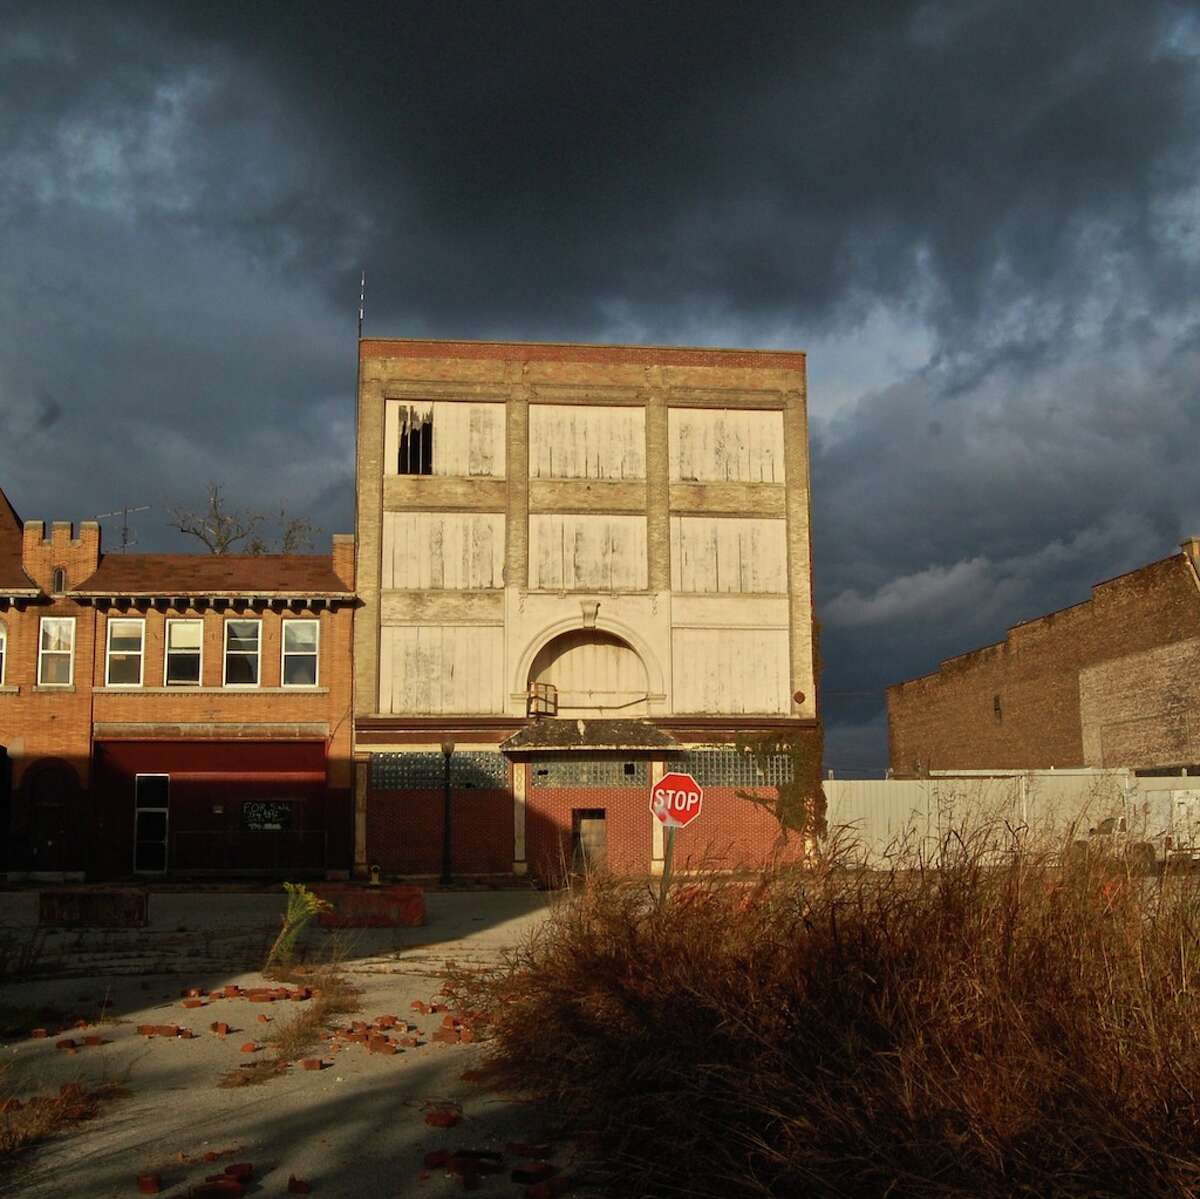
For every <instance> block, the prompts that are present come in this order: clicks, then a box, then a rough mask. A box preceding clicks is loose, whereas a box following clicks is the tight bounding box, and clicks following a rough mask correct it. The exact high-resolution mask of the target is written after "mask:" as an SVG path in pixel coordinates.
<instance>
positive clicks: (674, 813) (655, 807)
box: [650, 773, 704, 828]
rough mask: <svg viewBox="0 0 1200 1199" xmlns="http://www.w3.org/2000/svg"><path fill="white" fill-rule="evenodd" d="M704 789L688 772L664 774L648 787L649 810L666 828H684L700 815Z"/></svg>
mask: <svg viewBox="0 0 1200 1199" xmlns="http://www.w3.org/2000/svg"><path fill="white" fill-rule="evenodd" d="M703 802H704V791H703V790H702V789H701V787H700V784H699V783H698V782H696V780H695V779H694V778H692V776H691V775H690V774H680V773H672V774H664V775H663V777H662V778H660V779H659V780H658V782H657V783H655V784H654V786H653V787H651V788H650V811H652V812H653V813H654V815H655V816H657V817H658V819H659V820H661V821H662V823H663V824H664V825H666V827H667V828H686V827H687V826H688V825H689V824H691V823H692V821H693V820H695V819H696V817H697V816H699V815H700V806H701V804H703Z"/></svg>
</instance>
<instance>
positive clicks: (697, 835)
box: [674, 786, 802, 870]
mask: <svg viewBox="0 0 1200 1199" xmlns="http://www.w3.org/2000/svg"><path fill="white" fill-rule="evenodd" d="M747 793H753V794H754V795H755V796H760V797H762V798H763V799H765V800H767V801H772V800H774V799H775V797H776V792H775V789H774V788H773V787H761V788H753V789H751V788H746V787H712V786H709V787H705V788H704V806H703V808H702V809H701V812H700V815H699V816H698V817H697V818H696V819H695V820H693V821H692V823H691V824H690V825H689V826H688V827H687V828H683V829H679V830H678V831H677V832H676V834H675V856H674V869H676V870H737V869H739V868H746V869H755V868H759V867H762V866H763V865H765V864H767V863H769V862H771V861H772V860H773V859H775V858H776V855H778V860H780V861H783V862H788V861H795V860H796V859H797V858H799V857H800V856H801V850H802V844H801V841H800V838H799V837H797V836H795V835H794V834H792V835H785V834H783V832H782V830H781V829H780V826H779V821H778V820H776V819H775V816H774V814H773V813H772V811H771V809H770V808H769V807H764V806H762V805H760V804H757V803H755V802H753V800H750V799H746V798H743V796H744V795H746V794H747Z"/></svg>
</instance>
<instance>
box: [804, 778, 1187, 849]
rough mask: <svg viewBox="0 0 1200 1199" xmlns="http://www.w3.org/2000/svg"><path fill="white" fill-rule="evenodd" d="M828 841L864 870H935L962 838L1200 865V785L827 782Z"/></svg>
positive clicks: (1171, 781) (1150, 781) (1155, 781)
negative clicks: (1077, 847)
mask: <svg viewBox="0 0 1200 1199" xmlns="http://www.w3.org/2000/svg"><path fill="white" fill-rule="evenodd" d="M823 786H824V788H825V798H826V802H827V806H826V823H827V826H828V829H829V836H830V838H831V839H837V840H839V841H842V842H846V843H848V844H849V846H850V853H851V855H852V856H854V857H856V858H857V859H858V860H859V861H860V862H861V863H862V864H863V865H867V866H873V867H880V866H885V865H888V864H889V863H891V862H896V861H897V860H899V859H904V860H906V861H913V860H917V859H919V860H921V861H924V862H926V863H928V864H936V863H937V861H938V860H939V854H940V852H941V847H942V846H943V845H944V844H945V841H946V838H947V837H948V836H950V835H951V834H952V833H954V832H957V833H959V834H963V835H967V834H969V835H973V836H983V837H986V839H987V843H988V846H989V848H990V849H992V850H995V851H997V852H999V853H1006V852H1007V851H1008V850H1009V849H1011V848H1012V847H1013V846H1014V845H1015V844H1016V843H1018V842H1023V843H1025V844H1037V845H1051V844H1053V845H1058V846H1064V845H1066V844H1067V843H1079V842H1084V841H1095V840H1096V839H1098V838H1108V839H1109V840H1110V842H1111V843H1112V844H1113V845H1114V847H1117V848H1123V847H1125V846H1130V847H1133V846H1136V847H1137V850H1138V852H1140V853H1141V854H1142V855H1143V856H1145V857H1148V855H1149V854H1150V853H1151V851H1152V852H1153V855H1154V858H1155V860H1156V861H1158V862H1162V861H1164V860H1166V859H1167V858H1168V857H1175V856H1186V857H1200V777H1197V776H1187V775H1167V776H1156V777H1153V778H1146V777H1138V776H1136V775H1135V774H1134V773H1133V772H1132V771H1130V770H1091V769H1079V770H1029V771H955V772H953V773H951V772H944V773H939V772H932V773H931V774H930V775H929V777H927V778H920V779H826V780H825V781H824V784H823Z"/></svg>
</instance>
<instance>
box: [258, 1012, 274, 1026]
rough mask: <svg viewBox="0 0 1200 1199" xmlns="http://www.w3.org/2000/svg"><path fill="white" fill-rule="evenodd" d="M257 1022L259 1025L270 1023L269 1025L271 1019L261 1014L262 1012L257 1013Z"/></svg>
mask: <svg viewBox="0 0 1200 1199" xmlns="http://www.w3.org/2000/svg"><path fill="white" fill-rule="evenodd" d="M258 1022H259V1024H270V1023H271V1017H270V1016H264V1015H263V1014H262V1012H259V1013H258Z"/></svg>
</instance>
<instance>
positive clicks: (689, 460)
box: [668, 408, 783, 483]
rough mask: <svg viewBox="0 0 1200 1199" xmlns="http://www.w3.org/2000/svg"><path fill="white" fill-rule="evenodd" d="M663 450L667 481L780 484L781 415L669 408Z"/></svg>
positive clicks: (734, 410) (781, 455)
mask: <svg viewBox="0 0 1200 1199" xmlns="http://www.w3.org/2000/svg"><path fill="white" fill-rule="evenodd" d="M668 446H669V452H670V459H671V479H672V481H673V482H677V483H687V482H699V483H706V482H722V481H723V482H729V483H782V482H783V413H782V412H756V411H752V410H743V409H734V408H672V409H671V410H670V413H669V421H668Z"/></svg>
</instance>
